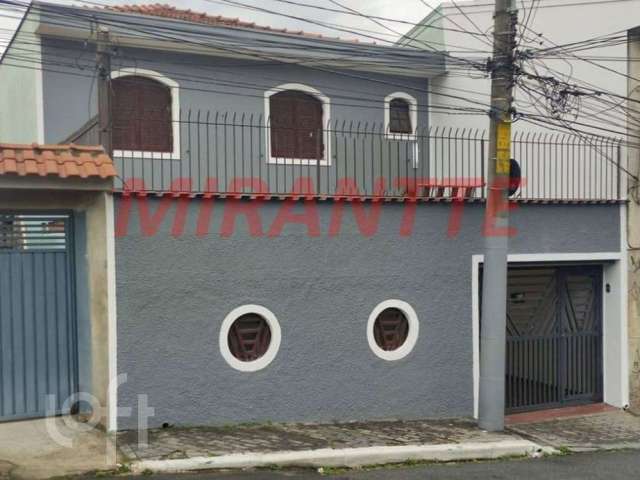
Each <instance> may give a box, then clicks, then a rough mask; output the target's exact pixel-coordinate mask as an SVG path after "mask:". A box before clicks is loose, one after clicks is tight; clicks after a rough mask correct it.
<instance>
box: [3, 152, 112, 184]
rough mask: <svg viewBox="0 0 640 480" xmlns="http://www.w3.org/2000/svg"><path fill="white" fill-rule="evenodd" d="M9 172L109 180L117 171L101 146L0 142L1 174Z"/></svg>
mask: <svg viewBox="0 0 640 480" xmlns="http://www.w3.org/2000/svg"><path fill="white" fill-rule="evenodd" d="M11 174H13V175H19V176H25V175H30V176H32V175H37V176H41V177H43V176H47V175H56V176H58V177H61V178H67V177H74V176H75V177H81V178H95V177H99V178H102V179H108V178H112V177H115V176H116V170H115V168H114V166H113V162H112V161H111V159H110V158H109V156H108V155H107V154H106V153H105V151H104V150H103V149H102V147H94V146H88V147H85V146H78V145H73V144H70V145H38V144H31V145H19V144H9V143H0V175H11Z"/></svg>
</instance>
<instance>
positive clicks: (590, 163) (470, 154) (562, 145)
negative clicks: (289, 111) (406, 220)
mask: <svg viewBox="0 0 640 480" xmlns="http://www.w3.org/2000/svg"><path fill="white" fill-rule="evenodd" d="M84 135H85V136H87V135H88V136H89V137H90V136H91V135H90V132H84ZM173 137H174V138H173V143H174V151H173V152H166V153H163V152H139V151H119V150H116V151H114V162H115V164H116V167H117V170H118V172H119V177H120V178H119V180H118V182H117V185H116V188H117V189H118V190H122V191H132V192H145V193H167V192H173V193H175V192H186V193H190V194H196V195H197V194H204V195H208V194H210V195H236V196H244V195H246V196H289V195H294V196H299V195H307V196H314V197H322V198H324V197H365V198H398V199H402V198H407V197H417V198H425V199H440V198H451V197H462V198H465V199H468V200H479V199H483V198H484V197H485V195H486V185H485V178H486V173H485V171H486V165H487V162H486V159H487V155H488V146H489V145H488V144H489V142H488V140H487V135H486V133H485V132H484V131H482V130H478V129H463V128H454V127H430V128H425V129H418V130H416V131H414V132H413V133H411V134H406V133H405V134H396V133H390V132H389V131H386V130H385V129H384V127H383V125H380V124H372V123H365V122H360V123H356V122H342V121H330V122H328V124H327V125H325V127H324V128H323V129H321V130H317V131H316V130H313V129H309V128H304V126H300V127H298V126H296V127H292V128H284V127H277V128H276V127H272V126H271V125H270V124H269V122H268V121H265V119H264V118H263V117H262V116H260V115H242V114H222V113H203V112H186V113H185V112H183V113H182V114H181V115H180V119H179V120H177V121H176V122H174V128H173ZM278 142H279V143H278ZM287 142H289V143H287ZM296 142H298V143H296ZM512 145H513V149H512V156H513V158H514V159H516V160H517V161H518V163H519V164H520V168H521V174H522V183H521V187H520V189H519V190H518V192H516V194H515V195H514V196H513V198H514V199H517V200H521V201H533V202H537V201H540V202H546V201H552V202H612V201H619V200H622V199H624V188H623V185H622V182H623V178H622V176H621V167H622V168H624V159H623V155H622V147H621V145H622V144H621V142H620V141H618V140H615V139H609V138H604V137H586V136H580V137H578V136H571V135H562V134H545V133H539V134H538V133H517V132H516V133H515V135H514V140H513V143H512ZM283 151H284V152H287V151H290V152H292V153H291V155H284V156H283ZM300 151H302V152H304V155H302V157H303V158H296V157H300V156H301V155H297V154H296V153H295V152H300Z"/></svg>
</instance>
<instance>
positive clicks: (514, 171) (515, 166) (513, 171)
mask: <svg viewBox="0 0 640 480" xmlns="http://www.w3.org/2000/svg"><path fill="white" fill-rule="evenodd" d="M521 181H522V175H521V171H520V164H519V163H518V161H517V160H516V159H514V158H512V159H511V160H510V161H509V196H510V197H512V196H514V195H515V194H516V192H517V191H518V190H519V189H520V183H521Z"/></svg>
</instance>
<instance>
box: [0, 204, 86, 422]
mask: <svg viewBox="0 0 640 480" xmlns="http://www.w3.org/2000/svg"><path fill="white" fill-rule="evenodd" d="M71 220H72V218H71V216H70V215H67V214H59V215H22V214H9V213H2V212H0V387H1V390H0V420H4V421H6V420H14V419H21V418H31V417H40V416H44V415H47V414H58V413H67V410H68V407H69V405H67V406H66V407H65V406H64V403H65V402H66V401H67V399H68V398H69V397H70V396H71V395H72V394H73V393H75V392H76V391H77V355H76V344H77V343H76V321H75V301H74V268H73V255H72V251H73V248H72V247H73V245H72V241H71V240H72V238H73V236H72V221H71Z"/></svg>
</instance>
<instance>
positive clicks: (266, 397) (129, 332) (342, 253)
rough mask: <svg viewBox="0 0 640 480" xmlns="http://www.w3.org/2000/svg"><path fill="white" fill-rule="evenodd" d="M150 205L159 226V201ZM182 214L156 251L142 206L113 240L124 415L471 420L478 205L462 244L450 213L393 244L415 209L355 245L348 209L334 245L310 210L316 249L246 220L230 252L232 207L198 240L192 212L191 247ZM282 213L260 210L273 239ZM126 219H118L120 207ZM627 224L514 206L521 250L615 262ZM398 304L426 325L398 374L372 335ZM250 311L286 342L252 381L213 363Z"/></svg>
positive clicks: (205, 420)
mask: <svg viewBox="0 0 640 480" xmlns="http://www.w3.org/2000/svg"><path fill="white" fill-rule="evenodd" d="M148 202H149V203H148V206H149V208H150V211H151V212H154V211H156V209H157V207H158V205H159V202H160V200H158V199H149V200H148ZM177 205H178V203H176V202H173V204H172V206H171V208H170V209H169V212H168V214H167V217H166V218H165V220H164V221H163V222H162V223H161V226H160V228H159V230H158V232H157V233H156V234H155V235H153V236H144V235H142V234H141V233H140V227H139V216H138V209H137V207H135V206H134V208H133V209H132V214H131V217H130V229H129V232H128V234H127V235H126V236H123V237H120V238H118V239H117V241H116V260H117V295H118V370H119V372H120V373H126V374H127V375H128V382H127V383H126V384H124V385H123V386H122V387H121V390H120V398H119V404H120V406H131V407H135V406H136V402H137V400H136V395H137V394H143V393H144V394H148V395H149V402H150V404H151V405H152V406H153V407H155V409H156V410H155V411H156V415H155V417H154V418H152V419H151V424H152V425H159V424H161V423H163V422H170V423H176V424H224V423H230V422H247V421H294V420H327V421H328V420H354V419H372V418H416V417H432V416H454V415H471V414H472V409H473V406H472V403H473V398H472V347H471V341H472V339H471V255H472V254H474V253H481V251H482V237H481V236H480V225H481V219H482V207H481V206H480V205H466V206H465V211H464V216H463V222H462V230H461V232H460V234H459V235H458V236H457V237H456V238H453V239H450V238H448V236H447V233H446V229H447V222H448V220H449V215H450V213H451V206H450V205H444V204H421V205H418V207H417V214H416V221H415V228H414V230H413V234H412V235H411V236H409V237H402V236H400V235H399V226H400V223H401V218H402V216H403V214H404V212H405V208H406V206H405V205H402V204H384V205H383V206H382V214H381V219H380V226H379V229H378V231H377V233H376V234H375V235H373V236H371V237H363V236H362V235H360V233H359V232H358V229H357V226H356V223H355V221H354V220H353V215H352V213H351V211H350V209H351V207H350V206H346V207H345V214H344V218H343V222H342V232H341V234H340V235H338V236H336V237H329V236H328V235H327V230H328V227H327V225H328V222H329V219H330V217H331V214H332V209H333V208H334V204H333V203H331V202H325V203H317V204H315V203H314V204H310V205H316V206H317V211H318V214H319V217H320V219H321V226H322V229H321V230H322V233H321V235H320V236H319V237H315V238H310V237H309V236H308V235H307V230H306V227H305V226H302V225H293V224H290V225H288V226H287V227H286V228H285V230H284V232H283V234H282V235H281V236H279V237H276V238H269V237H267V236H262V237H251V236H250V235H249V234H248V233H247V228H246V223H245V222H244V220H243V219H240V220H239V221H238V224H237V228H236V230H235V234H234V235H233V236H231V237H228V238H223V237H221V236H220V234H219V231H220V222H221V219H222V217H223V210H224V207H225V206H228V205H229V203H225V202H224V201H216V202H215V203H214V209H213V216H212V224H211V230H210V233H209V235H205V236H197V235H195V233H194V231H195V223H196V219H197V216H198V213H199V211H200V207H201V206H202V201H199V200H193V201H190V202H189V203H188V207H187V208H188V217H187V223H186V228H185V231H184V234H183V235H181V236H179V237H173V236H172V235H171V234H170V229H171V225H172V222H173V218H174V213H175V209H176V206H177ZM282 205H283V203H282V202H279V201H273V202H266V203H264V204H262V206H261V207H259V208H260V212H261V218H262V220H263V222H262V223H263V229H264V230H265V231H266V230H268V228H269V226H270V225H271V224H272V221H273V219H274V217H275V215H276V214H277V212H278V210H279V209H280V208H281V207H282ZM117 208H118V214H121V213H122V211H123V201H122V200H119V201H118V202H117ZM302 208H303V207H302V204H297V207H296V209H297V210H296V211H302ZM618 219H619V214H618V207H617V206H607V205H601V206H573V205H571V206H567V205H565V206H551V205H547V206H533V205H531V206H520V207H519V208H518V209H517V211H515V212H514V218H513V224H514V225H515V226H516V227H517V228H519V229H520V233H519V235H518V236H517V237H516V238H515V239H514V240H513V241H512V244H511V245H512V248H511V251H512V252H513V253H541V252H592V251H616V250H618V248H619V234H618V232H619V225H618ZM389 298H398V299H402V300H405V301H407V302H409V303H410V304H411V305H412V306H413V307H414V308H415V310H416V312H417V314H418V316H419V320H420V335H419V338H418V342H417V344H416V347H415V349H414V350H413V351H412V352H411V353H410V354H409V355H408V356H407V357H406V358H404V359H402V360H400V361H397V362H386V361H383V360H381V359H379V358H378V357H376V356H375V355H374V354H373V353H372V352H371V350H370V349H369V346H368V344H367V340H366V334H365V331H366V323H367V319H368V316H369V313H370V312H371V310H372V309H373V308H374V307H375V306H376V305H377V304H378V303H379V302H381V301H383V300H386V299H389ZM247 303H257V304H260V305H264V306H265V307H267V308H269V309H270V310H272V311H273V312H274V313H275V315H276V316H277V317H278V320H279V322H280V325H281V327H282V346H281V348H280V351H279V353H278V355H277V357H276V358H275V360H274V361H273V363H272V364H271V365H269V366H268V367H267V368H266V369H264V370H262V371H259V372H256V373H241V372H238V371H236V370H234V369H232V368H231V367H230V366H228V365H227V363H226V362H225V361H224V359H223V358H222V356H221V354H220V352H219V349H218V333H219V328H220V325H221V322H222V320H223V319H224V317H225V316H226V315H227V313H228V312H229V311H231V310H232V309H233V308H235V307H237V306H239V305H243V304H247ZM120 422H121V423H120V427H121V428H130V427H133V426H135V421H134V420H133V419H127V418H123V419H121V420H120Z"/></svg>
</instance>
